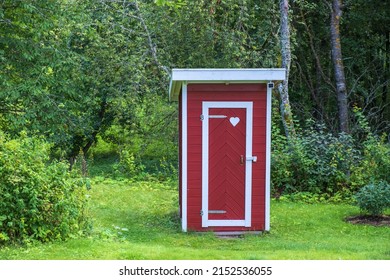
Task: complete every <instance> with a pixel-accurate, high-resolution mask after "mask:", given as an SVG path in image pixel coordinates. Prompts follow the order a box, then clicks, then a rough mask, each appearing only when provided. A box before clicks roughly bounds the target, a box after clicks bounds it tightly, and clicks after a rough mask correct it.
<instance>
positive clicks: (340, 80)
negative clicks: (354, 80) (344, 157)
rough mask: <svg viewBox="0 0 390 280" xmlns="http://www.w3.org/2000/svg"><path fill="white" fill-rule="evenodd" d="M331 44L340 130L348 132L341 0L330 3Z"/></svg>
mask: <svg viewBox="0 0 390 280" xmlns="http://www.w3.org/2000/svg"><path fill="white" fill-rule="evenodd" d="M330 8H331V23H330V34H331V45H332V62H333V67H334V75H335V80H336V93H337V104H338V110H339V126H340V132H345V133H349V124H348V97H347V87H346V83H345V74H344V64H343V57H342V54H341V42H340V19H341V13H342V12H341V0H333V3H332V5H331V7H330Z"/></svg>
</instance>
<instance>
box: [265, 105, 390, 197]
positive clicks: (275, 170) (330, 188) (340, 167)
mask: <svg viewBox="0 0 390 280" xmlns="http://www.w3.org/2000/svg"><path fill="white" fill-rule="evenodd" d="M357 113H359V112H357ZM359 116H360V118H362V115H359ZM360 121H361V126H362V127H363V129H362V131H361V133H360V136H361V137H360V139H359V140H360V141H357V140H356V139H355V138H354V136H353V135H352V134H351V135H348V134H344V133H340V134H332V133H331V132H329V131H327V129H326V128H325V127H324V126H321V125H313V124H310V125H309V126H308V128H306V129H299V128H298V129H297V132H296V136H295V137H294V138H292V139H290V141H287V139H286V137H285V136H284V135H282V133H281V131H280V129H279V128H278V125H277V123H274V124H273V128H272V155H271V159H272V166H271V168H272V174H271V182H272V190H273V193H274V195H275V196H280V195H282V194H289V193H296V192H310V193H318V194H319V193H326V194H329V195H331V196H333V195H335V194H339V195H342V196H343V197H349V196H351V195H352V194H353V193H354V192H356V191H358V190H359V189H360V188H361V187H363V186H365V185H367V184H369V183H370V182H372V181H373V182H379V181H387V182H389V181H390V172H389V170H390V145H389V143H387V142H386V135H383V136H382V137H376V136H375V135H374V134H372V133H371V132H370V128H369V127H367V124H366V122H365V121H364V119H363V120H360Z"/></svg>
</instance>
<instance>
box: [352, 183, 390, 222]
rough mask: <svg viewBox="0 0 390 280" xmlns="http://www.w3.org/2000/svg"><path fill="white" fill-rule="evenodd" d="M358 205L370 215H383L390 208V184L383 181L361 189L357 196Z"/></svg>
mask: <svg viewBox="0 0 390 280" xmlns="http://www.w3.org/2000/svg"><path fill="white" fill-rule="evenodd" d="M355 199H356V202H357V205H358V206H359V208H360V209H361V210H362V211H367V212H368V213H369V214H370V215H374V216H377V215H381V214H383V213H384V211H385V210H386V209H387V208H390V184H389V183H387V182H385V181H381V182H379V183H371V184H369V185H366V186H364V187H363V188H361V189H360V190H359V191H358V192H357V193H356V195H355Z"/></svg>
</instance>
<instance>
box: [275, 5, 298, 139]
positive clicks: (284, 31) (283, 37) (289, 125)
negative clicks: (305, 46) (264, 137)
mask: <svg viewBox="0 0 390 280" xmlns="http://www.w3.org/2000/svg"><path fill="white" fill-rule="evenodd" d="M279 8H280V46H281V51H282V67H283V68H285V69H286V79H285V80H284V81H283V82H282V83H280V85H279V93H280V99H281V104H280V113H281V115H282V122H283V127H284V130H285V133H286V137H287V139H289V138H290V137H292V136H294V135H295V130H294V122H293V117H292V112H291V106H290V99H289V95H288V76H289V73H290V66H291V44H290V27H289V16H288V10H289V4H288V0H280V1H279Z"/></svg>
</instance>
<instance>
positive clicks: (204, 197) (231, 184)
mask: <svg viewBox="0 0 390 280" xmlns="http://www.w3.org/2000/svg"><path fill="white" fill-rule="evenodd" d="M285 75H286V72H285V69H173V70H172V77H171V82H170V87H169V99H170V100H171V101H178V102H179V196H180V199H179V201H180V202H179V203H180V216H181V224H182V230H183V231H189V230H190V231H215V232H236V231H264V230H265V231H267V230H269V228H270V156H271V155H270V148H271V92H272V88H273V87H274V82H275V81H281V80H284V79H285Z"/></svg>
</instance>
